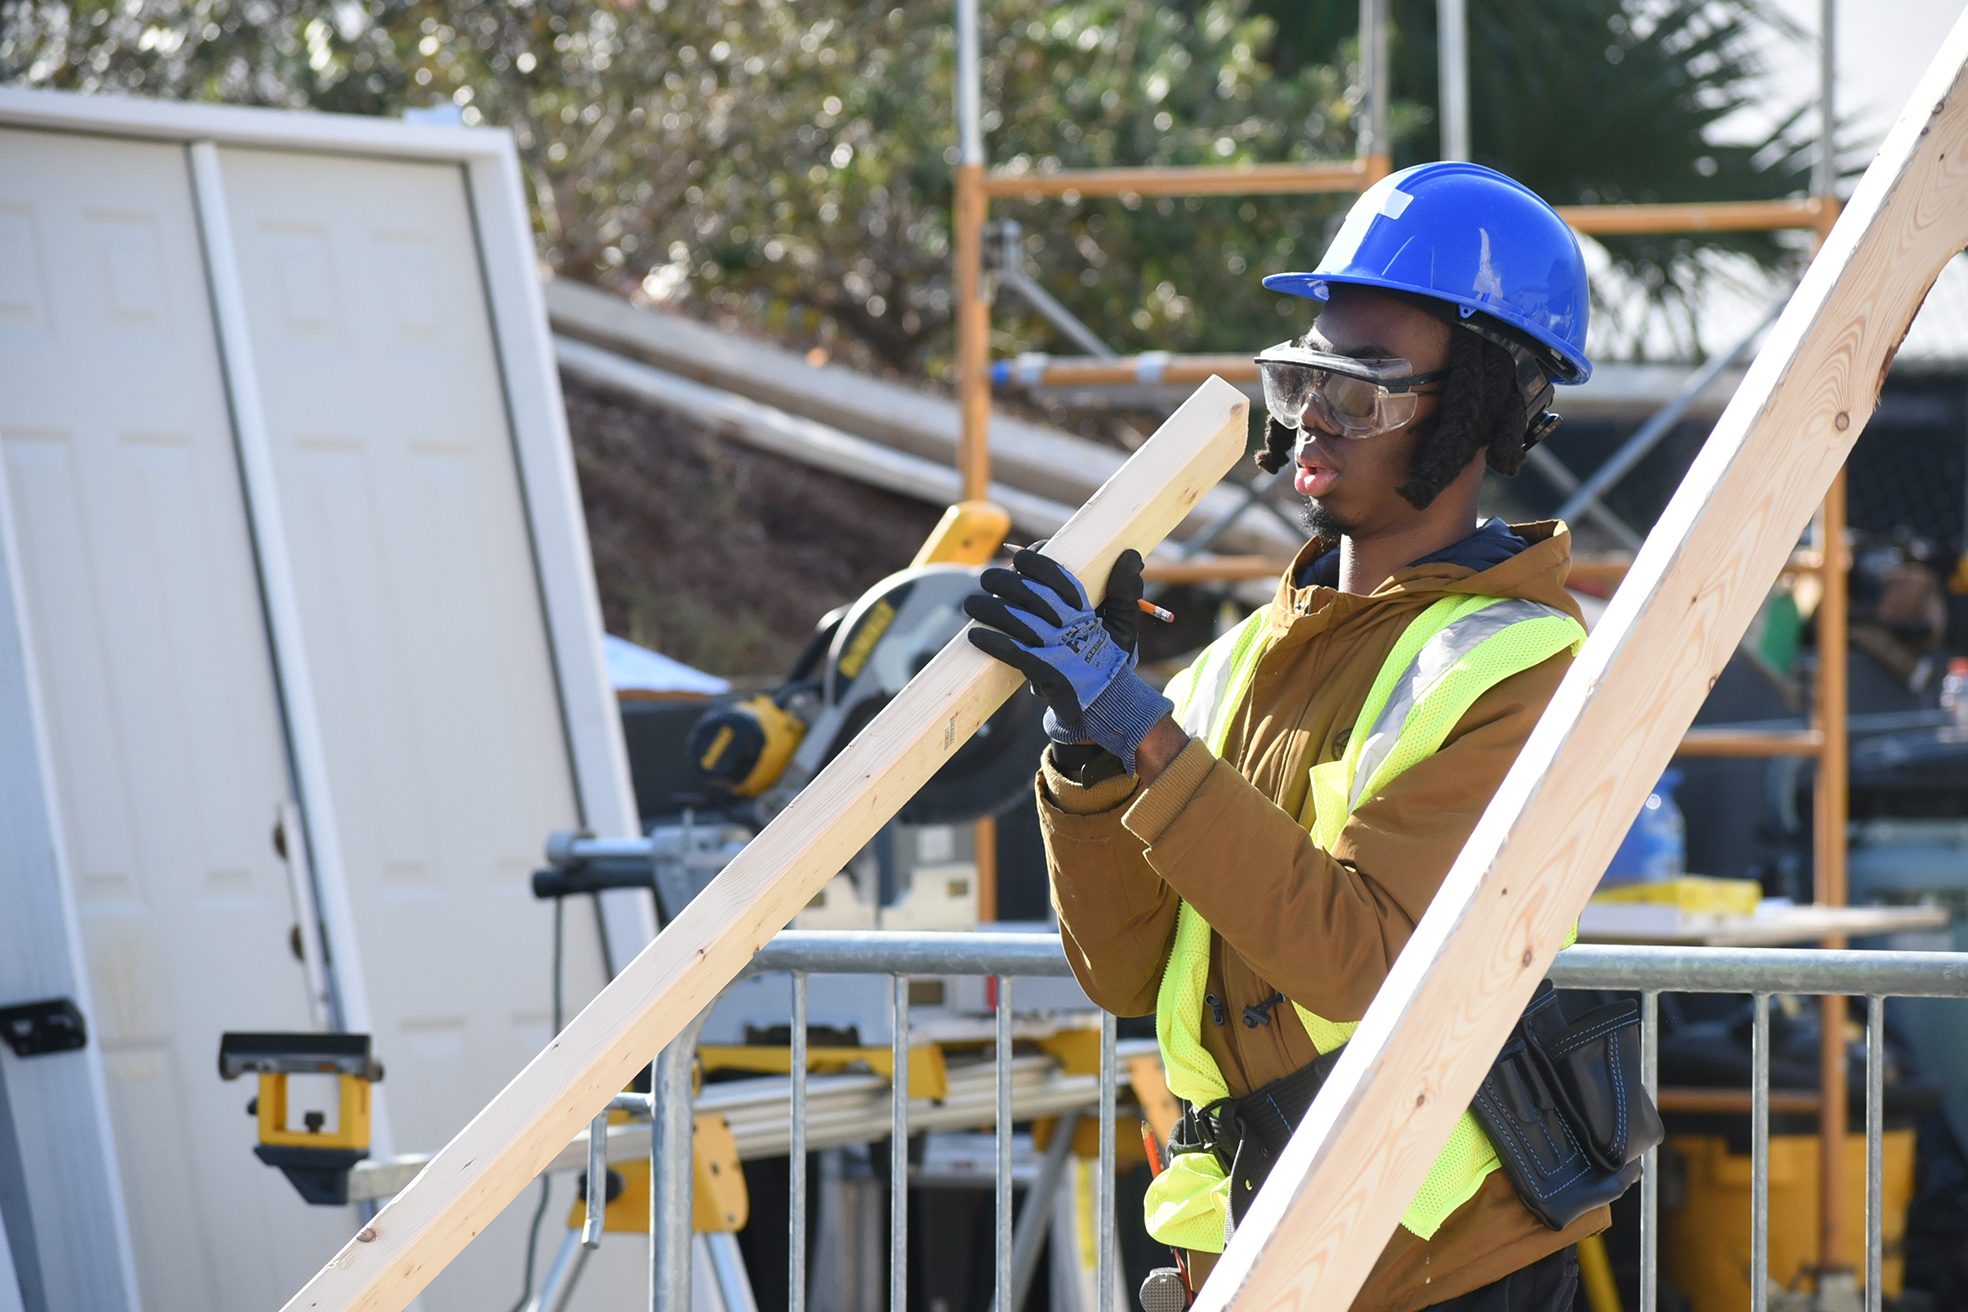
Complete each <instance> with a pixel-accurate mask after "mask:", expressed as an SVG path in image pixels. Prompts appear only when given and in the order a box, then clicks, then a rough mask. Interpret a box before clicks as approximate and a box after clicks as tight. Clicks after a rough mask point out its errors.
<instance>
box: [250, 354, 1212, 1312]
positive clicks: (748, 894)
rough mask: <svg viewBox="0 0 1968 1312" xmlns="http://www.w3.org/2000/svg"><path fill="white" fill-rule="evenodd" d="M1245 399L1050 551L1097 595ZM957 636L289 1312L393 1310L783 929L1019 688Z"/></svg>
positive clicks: (1208, 406)
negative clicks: (1119, 559) (1116, 561)
mask: <svg viewBox="0 0 1968 1312" xmlns="http://www.w3.org/2000/svg"><path fill="white" fill-rule="evenodd" d="M1248 411H1249V403H1248V402H1247V401H1246V400H1245V398H1244V396H1243V394H1242V393H1241V392H1239V391H1237V389H1235V388H1234V387H1231V386H1230V385H1229V384H1228V383H1225V382H1222V381H1221V380H1216V379H1212V380H1211V381H1209V382H1207V383H1205V384H1203V386H1201V387H1199V388H1198V389H1196V392H1195V394H1194V395H1193V396H1191V397H1190V398H1189V400H1188V401H1186V402H1185V403H1184V404H1183V406H1182V408H1181V409H1179V410H1177V411H1176V412H1175V414H1173V415H1172V416H1170V417H1169V419H1168V422H1166V423H1164V424H1163V425H1162V427H1161V428H1160V429H1159V430H1158V431H1157V432H1156V434H1155V435H1154V436H1153V437H1152V438H1150V439H1149V440H1148V441H1147V442H1146V443H1145V444H1144V445H1143V446H1142V447H1141V449H1140V450H1139V451H1137V452H1135V454H1134V456H1133V457H1132V458H1131V459H1130V460H1129V461H1128V462H1127V464H1126V465H1124V466H1123V467H1122V468H1121V469H1120V471H1119V472H1118V473H1116V474H1115V475H1114V477H1113V478H1112V479H1110V480H1109V481H1108V482H1107V484H1106V485H1105V486H1103V487H1102V488H1100V490H1099V491H1097V492H1095V493H1094V494H1093V497H1092V499H1091V500H1089V501H1088V502H1087V503H1086V505H1085V506H1083V507H1082V508H1081V509H1080V511H1079V513H1078V514H1076V515H1074V516H1073V518H1072V520H1071V521H1070V522H1068V523H1067V525H1066V526H1065V527H1064V528H1063V529H1061V530H1060V531H1059V533H1058V534H1057V535H1056V536H1055V537H1054V538H1053V539H1052V543H1051V545H1050V546H1049V547H1048V548H1047V551H1048V553H1049V554H1051V555H1052V556H1054V557H1055V558H1056V559H1058V560H1059V561H1061V562H1062V563H1064V564H1065V565H1066V566H1067V567H1068V568H1070V569H1072V570H1073V571H1075V572H1076V573H1077V574H1079V575H1080V576H1081V577H1082V578H1083V579H1085V580H1086V581H1087V584H1088V586H1089V588H1093V589H1095V590H1096V594H1097V590H1098V589H1099V588H1102V587H1104V586H1105V583H1106V579H1107V572H1108V570H1109V569H1110V568H1111V566H1112V565H1113V561H1114V558H1115V557H1116V556H1117V555H1119V554H1120V553H1121V551H1122V550H1124V549H1125V548H1128V547H1134V548H1135V549H1137V550H1139V551H1141V552H1143V553H1144V554H1145V553H1146V552H1147V551H1149V550H1150V549H1151V548H1152V547H1154V546H1155V544H1157V543H1158V542H1160V541H1161V540H1162V538H1163V537H1164V536H1165V535H1166V534H1167V533H1168V531H1169V530H1170V529H1172V528H1173V527H1175V525H1177V524H1179V523H1180V522H1181V521H1182V518H1183V516H1185V515H1187V514H1188V513H1189V511H1190V508H1191V507H1193V506H1194V505H1195V504H1196V502H1197V501H1198V500H1200V499H1201V497H1202V495H1203V493H1205V492H1207V491H1208V490H1209V489H1210V488H1212V487H1214V486H1215V485H1216V482H1217V480H1219V479H1220V478H1222V477H1223V475H1224V474H1225V473H1227V472H1228V471H1229V469H1230V467H1231V466H1232V465H1233V464H1235V463H1236V461H1237V460H1238V458H1239V457H1241V456H1242V455H1243V452H1244V437H1245V431H1246V430H1245V425H1246V422H1247V415H1248ZM1019 683H1020V680H1019V678H1018V676H1017V675H1016V674H1015V673H1014V672H1012V671H1011V670H1010V669H1008V668H1007V667H1005V666H1003V665H1001V664H999V663H998V662H996V661H994V660H992V659H990V658H989V657H987V656H985V655H984V654H983V653H982V652H979V651H978V650H977V649H976V648H974V647H972V646H971V645H970V643H969V642H968V641H966V640H965V639H964V638H963V636H962V635H961V634H960V635H958V637H957V638H955V639H954V640H952V641H951V643H950V645H949V646H947V647H946V648H944V650H943V651H942V652H941V653H940V654H939V655H938V656H937V657H936V658H935V659H934V660H932V661H931V662H930V663H929V665H928V666H927V667H925V668H924V670H923V671H922V673H920V674H918V675H917V676H916V677H915V678H914V679H913V680H911V681H910V683H909V685H908V687H906V688H904V689H903V690H902V692H901V693H900V694H898V695H897V696H896V698H895V700H894V701H892V702H891V703H889V705H888V707H887V708H886V709H884V710H883V711H882V713H881V714H880V715H878V716H876V717H875V719H874V721H873V722H872V723H870V724H869V726H868V727H867V728H866V729H864V730H862V732H861V734H860V735H859V736H858V737H857V738H855V740H854V741H853V742H852V743H850V744H849V745H848V746H847V748H846V749H845V750H844V751H842V752H841V754H840V755H839V756H838V757H836V758H835V759H834V760H833V762H832V763H831V764H829V765H828V766H827V768H826V769H824V770H822V771H821V772H820V773H819V775H817V776H816V777H815V778H814V780H813V782H812V783H810V784H809V785H807V787H806V788H805V789H803V790H802V791H801V792H800V794H799V795H798V796H797V797H796V798H794V800H793V802H792V804H791V805H789V806H788V807H787V808H786V809H785V810H784V811H782V812H780V814H779V815H778V816H777V817H775V818H774V819H773V821H772V823H771V824H769V825H767V826H766V828H765V829H764V830H763V831H762V832H761V833H760V834H759V836H758V837H757V838H755V839H754V840H753V841H752V842H751V843H750V844H749V845H747V846H746V848H745V850H744V851H743V852H742V853H741V854H740V855H739V856H738V857H737V858H736V859H735V860H733V861H732V863H731V864H730V865H728V866H726V867H725V868H724V870H723V872H722V873H720V874H719V875H718V877H717V878H716V879H715V880H713V881H712V883H711V885H710V886H709V887H708V888H706V889H705V890H704V892H703V893H701V894H700V895H699V896H698V897H697V898H696V899H695V900H694V901H693V902H691V903H690V905H689V906H688V907H686V908H685V909H684V912H683V914H682V915H680V916H678V917H677V918H676V920H675V921H673V922H672V923H671V924H670V925H669V926H668V927H667V928H665V929H664V930H663V932H662V934H661V935H659V936H658V937H657V939H656V941H655V942H654V943H651V944H650V945H649V947H648V948H646V949H645V950H644V951H643V952H642V954H641V955H640V956H638V957H637V958H636V959H635V960H634V961H632V962H631V963H629V965H628V967H627V968H626V969H625V970H623V972H622V973H621V974H620V975H618V976H616V978H615V980H614V981H613V982H612V983H610V984H609V985H608V987H607V988H605V989H603V990H602V991H601V993H599V994H598V995H597V996H596V997H595V999H594V1001H593V1002H591V1003H589V1004H588V1006H587V1007H585V1008H584V1009H583V1010H582V1011H581V1014H580V1015H578V1016H576V1017H575V1018H574V1020H573V1021H572V1022H571V1023H570V1024H569V1025H568V1026H567V1028H566V1029H565V1030H563V1031H562V1032H561V1033H560V1035H559V1036H558V1037H557V1038H556V1039H555V1040H554V1041H553V1042H552V1043H551V1044H549V1045H548V1046H547V1048H546V1049H545V1050H544V1051H543V1052H541V1053H540V1055H539V1056H537V1057H535V1058H534V1059H533V1060H532V1062H530V1063H529V1064H528V1065H527V1067H526V1069H525V1070H523V1071H521V1072H520V1073H519V1075H517V1076H516V1077H515V1078H514V1079H513V1081H512V1083H510V1084H508V1085H507V1086H506V1087H505V1089H504V1090H502V1091H501V1092H500V1094H499V1096H498V1097H496V1098H494V1099H493V1100H492V1101H491V1102H490V1103H489V1104H487V1106H486V1107H485V1109H484V1110H483V1111H481V1112H480V1113H479V1114H478V1115H477V1116H476V1117H474V1118H473V1120H472V1122H471V1124H469V1125H467V1126H466V1127H465V1128H464V1129H463V1130H462V1131H460V1132H459V1134H458V1136H457V1138H455V1139H453V1140H452V1141H451V1142H450V1143H449V1144H448V1145H446V1147H445V1148H444V1150H443V1151H442V1152H440V1153H438V1155H437V1156H436V1157H434V1158H432V1159H431V1162H430V1165H429V1166H427V1167H426V1168H425V1169H424V1171H423V1173H422V1174H421V1175H419V1176H418V1177H417V1179H416V1180H415V1181H414V1182H412V1183H411V1185H410V1186H409V1187H408V1188H406V1189H405V1190H404V1191H403V1192H402V1193H400V1194H398V1195H397V1196H396V1198H395V1200H394V1201H392V1202H391V1203H390V1205H389V1206H388V1207H386V1208H384V1209H383V1211H381V1212H380V1213H378V1214H377V1216H376V1218H375V1219H374V1220H373V1221H372V1222H370V1224H369V1225H367V1226H365V1227H364V1228H363V1229H362V1231H361V1232H360V1233H359V1234H357V1235H356V1237H355V1238H354V1239H352V1240H350V1241H349V1243H348V1244H347V1245H345V1246H344V1247H343V1249H342V1251H341V1252H339V1253H337V1254H336V1255H335V1257H334V1258H333V1259H332V1260H331V1261H330V1262H329V1263H328V1265H327V1266H325V1267H323V1268H322V1269H321V1271H320V1272H319V1273H318V1274H316V1275H315V1277H314V1278H313V1279H312V1280H310V1281H309V1282H308V1284H307V1286H306V1287H305V1288H303V1289H302V1290H301V1291H300V1292H299V1293H298V1294H296V1295H295V1296H294V1297H293V1299H291V1300H290V1301H289V1302H288V1304H287V1307H288V1309H289V1312H302V1310H303V1309H308V1310H310V1312H314V1310H319V1309H329V1308H333V1309H351V1310H352V1309H365V1310H368V1309H380V1310H382V1312H396V1310H397V1309H400V1308H402V1307H403V1306H404V1305H405V1304H407V1303H409V1301H410V1300H411V1299H412V1298H414V1297H416V1295H417V1292H418V1291H419V1290H421V1289H422V1288H423V1287H424V1286H425V1285H426V1284H428V1283H429V1282H430V1281H431V1279H432V1278H433V1277H435V1276H436V1275H437V1273H438V1272H439V1271H441V1270H443V1268H444V1265H445V1264H446V1263H447V1262H449V1261H450V1260H451V1259H452V1258H453V1257H455V1256H456V1255H457V1254H458V1252H459V1251H460V1250H461V1249H463V1248H464V1246H465V1245H466V1244H467V1243H469V1242H471V1240H472V1238H473V1237H474V1236H475V1235H477V1234H478V1232H479V1231H480V1230H482V1229H484V1228H485V1226H486V1224H487V1223H488V1222H490V1221H491V1219H492V1218H493V1217H495V1216H497V1215H498V1214H499V1212H500V1210H501V1209H503V1208H504V1207H505V1205H506V1204H507V1203H508V1202H510V1201H511V1200H512V1199H513V1198H514V1196H516V1195H517V1194H518V1193H519V1191H520V1190H521V1189H523V1188H525V1187H526V1186H527V1184H529V1183H530V1182H531V1181H532V1179H533V1178H534V1177H535V1176H536V1175H537V1174H538V1173H539V1172H540V1171H541V1170H542V1169H543V1168H545V1166H546V1165H547V1163H548V1162H549V1161H551V1160H552V1159H553V1157H554V1155H555V1154H556V1153H558V1152H559V1151H560V1150H561V1149H562V1148H563V1147H564V1146H565V1145H566V1144H567V1143H568V1141H569V1140H571V1139H572V1138H574V1136H575V1135H576V1134H578V1133H580V1131H581V1130H582V1129H583V1127H585V1126H586V1125H587V1123H588V1121H589V1119H590V1118H591V1117H592V1116H593V1115H594V1114H595V1113H596V1112H597V1111H598V1110H600V1108H601V1107H602V1105H603V1104H605V1103H606V1102H607V1101H608V1099H609V1098H610V1097H611V1096H612V1095H613V1094H614V1093H615V1092H616V1091H617V1090H619V1089H621V1088H622V1087H623V1086H624V1085H625V1084H626V1083H627V1082H628V1080H629V1078H630V1077H631V1076H633V1075H634V1074H635V1072H636V1071H637V1070H638V1069H640V1068H641V1067H642V1066H643V1065H644V1064H645V1063H646V1062H648V1061H649V1060H650V1058H651V1057H653V1056H654V1055H655V1054H656V1053H657V1051H659V1050H660V1049H661V1048H662V1047H663V1046H664V1045H665V1044H667V1043H668V1042H669V1041H670V1040H671V1039H672V1038H673V1037H675V1036H676V1034H677V1033H678V1032H679V1031H680V1030H681V1029H682V1028H683V1026H684V1025H685V1024H686V1023H687V1022H688V1021H689V1020H690V1019H691V1018H692V1017H694V1016H696V1015H697V1013H698V1012H699V1011H701V1010H702V1009H703V1008H704V1007H705V1006H706V1005H708V1004H709V1003H710V1001H711V999H713V998H714V997H716V996H717V993H718V991H719V990H720V989H722V988H723V987H724V986H725V985H726V984H727V983H729V982H730V980H731V979H732V978H733V977H734V976H735V975H737V973H738V972H739V970H741V969H742V968H743V967H744V965H745V963H746V962H747V961H748V960H750V958H751V955H752V953H753V952H754V951H756V950H757V948H758V947H759V946H760V945H761V944H763V943H764V942H765V941H766V940H767V939H769V938H771V937H772V935H774V934H776V933H777V932H778V931H779V930H781V929H782V928H784V927H785V925H786V923H787V922H788V921H789V920H791V919H792V917H793V914H794V912H796V911H798V910H799V908H800V907H802V906H804V905H805V904H806V902H807V901H808V900H809V899H810V898H811V897H812V896H813V894H814V893H815V892H817V891H818V890H819V888H820V886H821V885H822V884H824V883H825V882H826V881H827V880H828V879H830V878H832V876H833V875H834V874H835V873H836V872H837V871H839V870H840V868H841V867H842V866H843V865H845V864H846V863H847V861H848V859H849V858H851V857H852V856H853V855H854V854H855V853H856V852H857V851H859V850H860V848H861V847H862V845H863V844H865V843H866V842H867V841H868V840H869V839H870V838H872V837H874V834H875V831H876V830H877V829H879V828H880V827H881V826H882V825H883V824H884V823H886V822H887V821H888V819H889V818H890V817H891V816H893V815H894V814H895V812H896V811H897V809H898V808H900V807H901V805H902V804H903V803H904V802H906V801H907V800H908V799H909V798H910V797H911V796H912V795H913V794H914V793H915V791H916V789H917V788H919V787H921V786H922V784H923V783H924V782H925V781H927V780H928V779H929V777H930V775H932V774H934V773H935V772H936V770H937V768H938V767H940V766H941V765H942V764H943V763H944V762H945V761H947V760H948V759H949V758H950V756H951V754H952V753H954V752H955V751H956V749H957V747H958V746H960V745H961V744H962V743H964V742H965V741H966V740H968V739H969V737H970V735H971V734H972V733H973V732H975V731H976V729H977V726H978V725H980V724H982V723H983V722H984V720H985V718H986V717H988V716H989V715H990V714H991V712H992V711H994V710H996V709H997V708H998V706H999V705H1001V704H1002V703H1003V702H1004V699H1005V698H1006V697H1008V696H1010V695H1011V693H1012V692H1013V691H1014V690H1015V689H1016V688H1017V687H1018V686H1019Z"/></svg>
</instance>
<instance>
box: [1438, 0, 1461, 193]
mask: <svg viewBox="0 0 1968 1312" xmlns="http://www.w3.org/2000/svg"><path fill="white" fill-rule="evenodd" d="M1435 52H1436V54H1435V60H1436V79H1437V81H1438V83H1439V85H1440V88H1441V100H1442V120H1441V121H1442V158H1443V159H1458V160H1466V159H1468V158H1469V12H1468V8H1467V0H1435Z"/></svg>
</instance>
